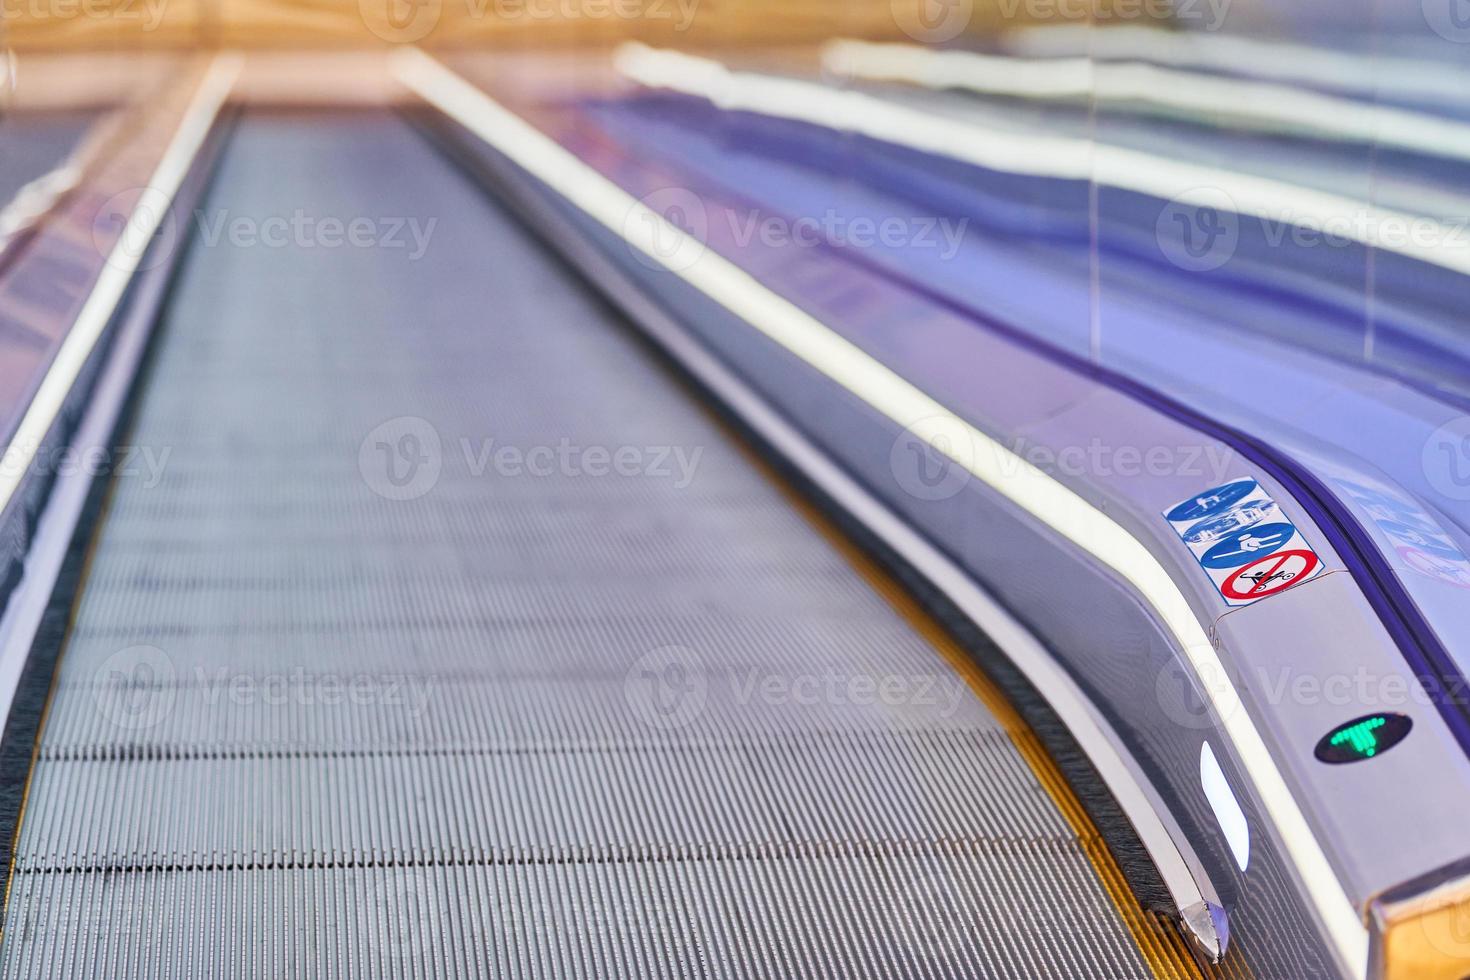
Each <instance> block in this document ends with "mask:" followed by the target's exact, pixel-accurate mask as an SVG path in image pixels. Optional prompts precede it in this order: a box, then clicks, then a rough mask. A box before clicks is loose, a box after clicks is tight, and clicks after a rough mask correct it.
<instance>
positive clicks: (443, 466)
mask: <svg viewBox="0 0 1470 980" xmlns="http://www.w3.org/2000/svg"><path fill="white" fill-rule="evenodd" d="M270 218H281V219H285V220H286V221H287V223H288V224H290V225H292V229H293V230H290V231H288V232H287V233H286V234H287V242H286V244H284V245H280V244H276V243H275V242H276V241H277V239H275V238H272V239H270V240H267V237H266V236H265V235H264V234H259V235H257V236H256V237H254V238H252V237H251V234H250V232H251V229H252V228H253V229H255V230H256V231H257V232H261V231H263V230H264V229H265V222H266V220H267V219H270ZM293 218H294V219H296V220H294V221H293V220H292V219H293ZM357 219H364V220H365V221H366V224H362V223H359V224H358V227H359V229H367V230H366V231H365V232H364V234H363V235H361V236H359V237H358V243H357V244H354V243H350V242H348V243H340V244H337V245H332V244H329V242H334V241H336V242H340V238H339V236H336V235H334V234H332V233H331V230H330V229H331V227H332V226H330V225H328V224H327V222H328V221H329V220H335V221H336V222H339V223H341V224H342V225H344V226H345V225H348V224H349V223H351V222H354V221H355V220H357ZM195 221H196V223H197V225H198V227H197V228H196V229H195V230H194V231H195V233H194V235H193V236H192V244H191V245H190V246H189V250H188V253H187V254H186V255H185V256H183V258H182V260H181V261H182V263H183V266H182V269H181V274H180V278H179V284H178V286H177V288H176V292H175V295H174V297H173V300H172V302H171V304H170V307H169V309H168V310H167V312H166V313H165V316H164V318H163V321H162V322H161V323H160V325H159V331H160V333H159V336H158V337H157V339H156V344H157V348H156V353H155V356H154V359H153V363H152V364H151V366H150V368H149V372H148V374H147V375H146V376H145V378H144V379H143V388H142V392H141V395H140V397H139V400H138V404H137V406H136V412H135V420H134V423H133V430H132V432H131V434H130V436H129V440H128V441H129V442H130V443H132V444H133V445H135V446H137V447H139V450H140V452H142V453H144V454H145V455H144V456H143V460H144V462H145V463H146V459H147V457H146V453H148V452H151V453H152V458H153V460H154V461H155V462H156V463H157V464H158V465H157V466H147V465H144V466H141V467H140V468H139V469H138V471H137V472H135V473H133V474H132V475H124V476H119V477H118V478H117V479H116V480H115V482H114V484H113V486H112V488H111V491H110V494H111V495H110V499H109V502H108V505H107V508H106V514H105V517H104V518H103V520H102V522H101V525H100V527H99V529H98V531H97V536H96V539H95V540H94V542H93V543H92V553H91V558H90V562H89V567H88V571H87V574H86V577H85V581H84V584H83V587H82V592H81V594H80V596H79V599H78V602H77V607H76V609H75V614H74V621H73V624H72V627H71V630H70V632H69V635H68V637H67V639H66V646H65V649H64V650H63V652H62V656H61V658H60V661H59V667H58V673H57V678H56V683H55V687H54V689H53V693H52V697H51V701H50V704H49V706H48V711H47V717H46V720H45V723H44V727H43V729H42V731H41V733H40V735H39V738H38V750H37V754H36V761H35V765H34V769H33V771H32V776H31V783H30V786H29V789H28V792H27V802H26V805H25V810H24V814H23V819H22V822H21V826H20V830H19V833H18V838H17V843H16V853H15V859H14V864H13V868H12V871H11V879H10V887H9V893H8V899H7V904H6V909H5V930H4V939H3V946H0V975H3V976H4V977H15V978H32V977H73V976H74V977H87V978H93V977H97V976H107V977H114V978H124V977H156V976H202V975H213V974H216V973H217V974H220V975H227V976H232V977H276V976H298V977H307V976H310V977H344V978H345V977H363V978H367V977H383V976H424V977H448V976H463V977H469V976H504V977H549V976H598V977H609V976H650V977H652V976H728V977H755V976H762V977H794V976H841V977H862V976H915V977H920V976H922V977H930V976H956V977H960V976H964V977H973V976H986V977H1027V978H1030V977H1055V978H1059V980H1078V978H1088V977H1097V978H1107V980H1119V978H1129V977H1147V976H1155V975H1170V976H1173V975H1185V974H1186V971H1187V970H1188V969H1189V967H1188V966H1187V965H1186V964H1185V962H1184V961H1183V959H1182V958H1181V957H1180V956H1179V953H1178V949H1177V943H1176V944H1172V945H1171V943H1170V940H1169V939H1168V938H1167V937H1165V934H1164V933H1163V932H1162V931H1160V930H1159V928H1158V927H1157V924H1152V923H1151V920H1146V919H1142V918H1141V917H1140V916H1138V914H1137V912H1136V909H1135V910H1133V912H1131V913H1130V912H1128V910H1127V908H1126V903H1127V900H1128V897H1127V896H1126V895H1120V894H1118V888H1117V881H1116V880H1115V879H1116V869H1115V868H1114V869H1113V872H1112V874H1109V873H1108V872H1107V869H1106V867H1105V865H1106V862H1107V860H1108V859H1107V858H1106V854H1105V852H1104V851H1103V850H1102V848H1101V847H1100V846H1099V845H1098V842H1097V840H1096V838H1095V832H1093V833H1091V834H1090V833H1089V832H1088V831H1087V829H1086V826H1085V817H1081V816H1080V815H1079V814H1078V812H1076V808H1075V800H1072V799H1071V798H1070V797H1069V795H1068V793H1067V791H1066V789H1065V787H1064V786H1060V785H1058V784H1059V781H1058V780H1056V779H1055V778H1054V776H1055V773H1054V771H1049V770H1048V769H1047V763H1046V760H1045V759H1044V758H1041V757H1040V756H1039V753H1037V752H1035V751H1034V749H1028V745H1029V744H1030V743H1029V742H1028V741H1027V739H1026V738H1025V737H1024V733H1022V732H1020V731H1019V723H1018V722H1017V721H1016V720H1015V719H1014V717H1013V715H1011V714H1010V713H1009V712H1008V711H1007V709H1006V708H1005V706H1004V705H1003V704H1002V703H1000V702H999V701H997V700H996V699H995V697H994V696H993V694H988V693H987V689H986V688H985V686H984V681H983V679H982V678H978V677H976V676H974V675H973V674H967V673H965V672H963V670H962V669H961V668H958V667H957V666H956V664H955V661H954V660H953V659H952V658H951V657H947V656H946V655H945V653H944V652H943V651H942V650H941V649H940V648H939V647H938V646H937V645H936V644H935V643H934V642H933V639H932V637H930V636H928V635H927V633H926V631H925V630H924V629H922V628H921V627H922V624H920V623H917V622H916V621H915V618H914V617H913V616H912V615H906V614H905V610H904V609H902V608H901V607H900V605H896V604H895V603H894V602H891V601H889V599H888V598H885V596H884V595H882V594H880V591H878V590H875V588H874V587H873V586H872V584H870V582H869V580H868V579H867V578H865V576H864V574H863V573H862V570H861V569H860V568H859V567H857V566H856V565H855V564H854V562H853V560H852V559H851V556H850V555H848V554H847V553H846V552H845V551H844V550H843V549H842V548H840V547H838V546H836V545H835V544H834V543H833V541H831V540H830V539H829V538H828V537H826V536H824V534H823V533H822V531H821V529H820V528H818V527H817V526H815V525H814V524H813V523H812V521H810V520H809V519H808V518H807V516H805V515H804V514H803V513H802V512H801V511H800V510H799V509H798V508H796V507H794V506H793V505H792V503H791V502H790V501H789V500H788V499H787V498H786V497H785V496H783V495H782V493H781V491H780V490H779V489H778V488H777V487H776V486H774V485H773V484H772V482H771V481H770V479H769V478H768V477H767V475H765V474H764V473H763V472H762V471H761V470H760V469H759V468H758V467H756V466H753V465H752V463H751V460H750V459H749V458H748V457H747V456H746V455H744V454H743V453H742V451H741V450H740V448H739V446H738V445H737V444H736V443H735V442H734V441H733V440H732V439H731V437H730V436H729V435H727V434H726V433H725V432H724V431H723V430H721V429H720V428H719V426H718V425H717V424H716V423H715V422H714V421H712V420H711V418H710V417H709V416H707V415H706V414H704V413H703V412H702V411H701V410H700V409H699V408H698V407H697V405H695V404H694V403H693V402H692V401H691V400H690V398H689V395H688V393H687V392H686V391H685V390H684V389H682V388H681V387H680V386H679V385H678V383H677V382H676V381H674V380H673V379H672V378H671V377H670V376H669V375H668V374H667V372H666V370H665V369H664V368H663V367H662V366H661V365H659V364H658V363H657V362H656V361H655V360H654V359H652V358H651V357H650V356H649V355H648V353H647V351H646V350H644V349H643V348H642V347H641V346H640V345H639V344H638V343H637V342H636V341H635V340H634V338H633V337H632V335H631V334H630V333H629V332H628V331H627V330H626V329H625V328H624V327H623V326H622V325H621V324H620V323H618V321H617V318H616V317H615V315H614V314H612V313H611V312H610V311H609V310H608V309H607V308H605V307H604V306H602V305H601V304H600V303H599V302H598V301H597V300H596V299H595V298H594V297H592V296H590V295H589V294H588V293H587V292H586V291H585V289H584V287H582V286H581V285H580V284H579V283H578V281H576V280H575V279H573V278H572V277H571V276H570V275H569V274H568V273H567V272H566V271H565V269H564V268H563V267H561V266H560V265H559V264H558V263H557V262H556V261H555V260H554V259H553V258H551V257H550V256H548V255H547V254H546V253H544V252H543V251H541V250H540V249H539V248H538V247H536V246H535V245H533V244H532V243H530V242H529V241H528V240H527V239H526V237H525V232H524V230H523V229H521V228H520V227H519V226H518V225H516V224H514V223H513V222H512V221H511V220H510V219H509V218H507V217H506V216H505V215H504V214H503V213H502V212H501V211H500V210H499V209H497V207H496V206H495V205H494V204H493V203H492V202H491V201H489V200H488V199H487V198H486V197H485V196H484V195H483V194H482V192H481V191H480V190H479V189H477V188H475V187H473V186H471V185H470V184H468V183H467V182H465V181H464V180H463V178H462V177H460V175H458V174H457V173H456V172H455V171H453V170H452V169H451V168H450V166H449V165H448V164H447V163H446V162H444V161H443V160H441V159H440V158H439V157H438V156H436V155H435V153H434V152H433V151H432V150H431V149H430V148H429V147H428V145H427V144H426V143H424V142H422V140H421V139H420V137H418V136H417V135H416V134H415V133H414V132H413V131H412V130H411V129H410V128H409V127H407V126H406V125H405V124H404V123H403V122H401V121H400V120H399V119H398V118H397V117H394V116H392V115H388V114H376V113H347V114H301V113H291V114H280V115H275V114H269V113H252V114H247V115H246V116H244V117H243V119H242V120H241V122H240V123H239V125H238V129H237V131H236V133H235V134H234V137H233V139H232V141H231V143H230V145H229V147H228V148H227V150H226V152H225V155H224V158H223V160H222V162H221V164H220V172H219V174H218V175H217V178H216V181H215V184H214V190H213V191H212V193H211V195H210V196H209V198H208V199H207V200H206V202H205V204H204V205H203V207H202V210H201V212H200V213H199V214H198V215H197V216H196V218H195ZM274 227H279V224H277V225H275V226H274ZM415 229H416V231H415ZM368 239H371V242H370V244H367V245H363V244H361V242H362V241H365V240H368ZM1140 922H1142V923H1143V925H1140ZM1161 937H1163V938H1161Z"/></svg>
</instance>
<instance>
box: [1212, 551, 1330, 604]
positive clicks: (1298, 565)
mask: <svg viewBox="0 0 1470 980" xmlns="http://www.w3.org/2000/svg"><path fill="white" fill-rule="evenodd" d="M1320 562H1321V559H1320V558H1318V557H1317V556H1316V555H1315V554H1314V553H1312V552H1310V551H1303V550H1294V551H1278V552H1277V553H1276V554H1274V555H1267V556H1266V557H1265V558H1262V559H1260V560H1258V561H1253V562H1251V563H1250V564H1249V565H1247V566H1245V567H1244V568H1242V569H1241V570H1240V571H1238V572H1236V573H1235V574H1234V575H1232V576H1230V578H1228V579H1226V580H1225V582H1224V584H1223V585H1221V586H1220V592H1221V594H1223V595H1224V596H1225V598H1227V599H1259V598H1261V597H1262V596H1268V595H1271V594H1272V593H1275V592H1280V591H1281V590H1282V589H1284V588H1286V587H1287V586H1288V585H1291V584H1292V583H1293V582H1300V581H1301V580H1302V579H1304V578H1306V577H1307V576H1308V575H1310V574H1311V573H1312V572H1313V571H1314V570H1315V569H1316V568H1317V565H1318V564H1319V563H1320Z"/></svg>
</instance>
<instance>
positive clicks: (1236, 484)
mask: <svg viewBox="0 0 1470 980" xmlns="http://www.w3.org/2000/svg"><path fill="white" fill-rule="evenodd" d="M1255 489H1256V481H1255V480H1234V481H1232V482H1230V483H1226V484H1223V485H1221V486H1218V487H1212V488H1211V489H1209V490H1206V491H1205V492H1204V493H1199V494H1195V495H1194V496H1193V497H1190V498H1189V499H1188V500H1185V501H1182V502H1180V503H1178V504H1175V505H1174V507H1173V508H1172V509H1170V510H1169V512H1168V513H1166V514H1165V515H1164V519H1165V520H1167V521H1170V522H1171V523H1176V524H1177V523H1182V522H1184V521H1198V520H1201V519H1202V518H1206V517H1209V516H1210V515H1212V514H1218V513H1220V512H1221V511H1222V510H1226V509H1228V508H1230V507H1233V506H1235V505H1236V504H1237V503H1239V502H1240V501H1242V500H1244V499H1245V498H1246V497H1249V496H1250V495H1251V493H1252V492H1254V490H1255Z"/></svg>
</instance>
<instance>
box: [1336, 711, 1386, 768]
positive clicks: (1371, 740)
mask: <svg viewBox="0 0 1470 980" xmlns="http://www.w3.org/2000/svg"><path fill="white" fill-rule="evenodd" d="M1387 723H1388V719H1386V718H1384V717H1383V716H1382V715H1379V716H1378V717H1376V718H1369V719H1368V720H1367V721H1360V722H1358V723H1357V724H1355V725H1349V726H1347V727H1346V728H1342V729H1339V730H1338V731H1337V733H1336V734H1334V735H1333V736H1332V744H1333V745H1343V744H1346V745H1348V746H1350V747H1351V748H1352V750H1353V751H1354V752H1356V753H1358V755H1361V756H1363V757H1365V758H1366V757H1368V756H1372V755H1375V754H1376V753H1377V752H1378V736H1376V735H1374V734H1373V733H1374V732H1376V731H1377V730H1378V729H1380V728H1382V727H1383V726H1384V725H1386V724H1387Z"/></svg>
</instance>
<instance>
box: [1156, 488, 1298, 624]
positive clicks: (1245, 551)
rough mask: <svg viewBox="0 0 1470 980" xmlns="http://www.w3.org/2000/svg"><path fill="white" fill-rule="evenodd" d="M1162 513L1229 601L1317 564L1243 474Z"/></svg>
mask: <svg viewBox="0 0 1470 980" xmlns="http://www.w3.org/2000/svg"><path fill="white" fill-rule="evenodd" d="M1164 519H1165V520H1167V521H1168V522H1169V526H1170V527H1172V528H1174V531H1175V533H1177V534H1178V535H1179V538H1180V540H1181V541H1183V542H1184V544H1185V546H1186V547H1187V548H1189V551H1190V553H1191V554H1193V555H1194V558H1195V561H1197V562H1199V564H1200V568H1202V569H1204V571H1205V574H1207V575H1209V577H1210V581H1212V582H1214V583H1215V588H1216V589H1218V590H1219V591H1220V597H1221V598H1223V599H1224V600H1225V601H1226V602H1227V603H1229V604H1230V605H1232V606H1244V605H1247V604H1248V603H1252V602H1255V601H1256V600H1258V599H1264V598H1265V597H1266V596H1269V595H1274V594H1275V593H1277V592H1280V591H1281V590H1282V589H1284V588H1286V587H1287V586H1289V585H1294V584H1296V583H1297V582H1302V581H1305V580H1306V579H1309V578H1311V577H1312V576H1313V575H1316V574H1317V573H1318V572H1320V571H1321V570H1322V560H1321V559H1320V558H1319V557H1318V556H1317V553H1316V551H1314V550H1313V549H1312V546H1311V545H1309V544H1308V543H1307V540H1306V538H1304V537H1302V533H1301V531H1299V530H1297V527H1296V525H1295V524H1292V523H1291V521H1289V520H1287V518H1286V515H1284V514H1283V513H1282V512H1281V508H1280V506H1278V505H1277V503H1276V501H1275V500H1273V499H1272V498H1271V495H1270V494H1269V493H1267V492H1266V491H1265V489H1264V488H1262V486H1261V485H1260V484H1259V483H1257V482H1256V481H1255V480H1253V479H1250V478H1249V477H1241V478H1239V479H1235V480H1231V481H1229V482H1228V483H1223V484H1221V485H1220V486H1218V487H1211V488H1210V489H1208V490H1204V491H1201V492H1200V493H1197V494H1195V495H1194V496H1192V497H1190V498H1188V499H1187V500H1181V501H1179V503H1177V504H1175V505H1174V506H1173V507H1170V508H1169V509H1168V510H1166V511H1164Z"/></svg>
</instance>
